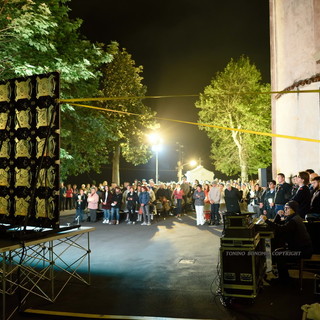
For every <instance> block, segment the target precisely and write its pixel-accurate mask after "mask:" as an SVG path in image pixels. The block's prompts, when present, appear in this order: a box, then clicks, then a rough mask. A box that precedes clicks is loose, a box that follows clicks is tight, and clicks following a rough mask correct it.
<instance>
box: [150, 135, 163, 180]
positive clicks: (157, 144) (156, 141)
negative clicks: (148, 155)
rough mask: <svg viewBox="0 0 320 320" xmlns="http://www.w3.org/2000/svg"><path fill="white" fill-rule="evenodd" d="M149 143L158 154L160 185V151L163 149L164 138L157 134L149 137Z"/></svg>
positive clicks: (157, 174)
mask: <svg viewBox="0 0 320 320" xmlns="http://www.w3.org/2000/svg"><path fill="white" fill-rule="evenodd" d="M148 138H149V141H150V143H151V144H152V151H154V152H155V154H156V184H158V183H159V151H161V149H162V142H163V140H162V138H161V137H160V136H159V135H158V134H157V133H152V134H149V135H148Z"/></svg>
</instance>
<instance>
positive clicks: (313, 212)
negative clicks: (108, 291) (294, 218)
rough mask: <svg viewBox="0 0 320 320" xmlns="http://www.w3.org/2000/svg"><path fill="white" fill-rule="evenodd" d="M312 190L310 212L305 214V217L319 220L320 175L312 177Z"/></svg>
mask: <svg viewBox="0 0 320 320" xmlns="http://www.w3.org/2000/svg"><path fill="white" fill-rule="evenodd" d="M311 182H312V187H313V188H312V192H311V203H310V213H309V214H307V215H306V219H307V220H308V221H309V220H320V176H317V177H314V178H313V179H312V181H311Z"/></svg>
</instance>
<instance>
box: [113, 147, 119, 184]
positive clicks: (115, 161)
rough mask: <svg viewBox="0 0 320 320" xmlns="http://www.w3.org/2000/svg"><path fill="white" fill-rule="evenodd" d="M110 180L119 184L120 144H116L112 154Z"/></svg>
mask: <svg viewBox="0 0 320 320" xmlns="http://www.w3.org/2000/svg"><path fill="white" fill-rule="evenodd" d="M112 182H115V183H116V184H117V185H118V186H119V185H120V144H116V146H115V148H114V153H113V156H112Z"/></svg>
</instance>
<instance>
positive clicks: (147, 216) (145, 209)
mask: <svg viewBox="0 0 320 320" xmlns="http://www.w3.org/2000/svg"><path fill="white" fill-rule="evenodd" d="M141 208H142V215H143V222H145V223H147V222H151V219H150V213H149V205H148V204H145V205H144V206H141ZM147 219H148V221H147Z"/></svg>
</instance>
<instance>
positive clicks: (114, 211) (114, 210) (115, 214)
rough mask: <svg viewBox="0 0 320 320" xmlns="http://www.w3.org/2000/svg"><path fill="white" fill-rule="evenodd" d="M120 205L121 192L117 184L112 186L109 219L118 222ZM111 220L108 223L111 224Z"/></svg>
mask: <svg viewBox="0 0 320 320" xmlns="http://www.w3.org/2000/svg"><path fill="white" fill-rule="evenodd" d="M121 205H122V193H121V189H120V188H119V187H118V186H117V187H115V188H114V193H113V195H112V199H111V220H112V221H115V223H116V224H119V221H120V208H121ZM112 221H110V222H109V224H112Z"/></svg>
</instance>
